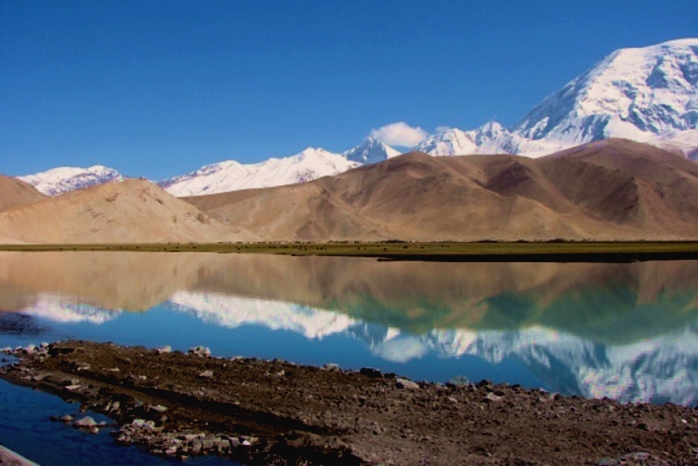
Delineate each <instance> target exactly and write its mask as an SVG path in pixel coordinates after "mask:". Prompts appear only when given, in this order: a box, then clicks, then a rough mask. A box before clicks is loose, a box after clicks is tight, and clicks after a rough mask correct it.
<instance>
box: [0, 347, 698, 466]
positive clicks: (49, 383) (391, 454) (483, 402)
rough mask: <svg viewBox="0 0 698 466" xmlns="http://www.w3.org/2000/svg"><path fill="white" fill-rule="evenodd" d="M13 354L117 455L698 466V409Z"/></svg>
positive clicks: (326, 372)
mask: <svg viewBox="0 0 698 466" xmlns="http://www.w3.org/2000/svg"><path fill="white" fill-rule="evenodd" d="M12 353H13V354H15V355H18V356H19V357H20V362H18V363H17V364H15V365H11V366H5V367H3V368H2V369H1V373H0V376H2V377H3V378H5V379H7V380H9V381H11V382H14V383H18V384H23V385H29V386H32V387H36V388H40V389H43V390H48V391H52V392H55V393H57V394H59V395H60V396H62V397H64V398H72V399H77V400H79V401H80V402H81V403H82V406H83V408H84V409H86V410H87V409H89V410H92V411H97V412H102V413H105V414H107V415H109V416H110V417H111V418H113V419H114V420H115V421H116V423H117V427H116V428H114V429H116V430H115V431H114V432H113V433H112V435H113V436H114V439H115V441H116V442H119V443H122V444H138V445H140V446H142V447H143V448H145V449H147V450H148V451H150V452H152V453H154V454H158V455H164V456H178V457H181V458H186V457H189V456H193V455H200V454H217V455H221V456H225V457H229V458H231V459H236V460H239V461H241V462H243V463H245V464H250V465H256V464H293V465H301V464H304V465H316V464H340V465H341V464H346V465H369V464H394V465H454V464H463V465H471V464H473V465H477V464H482V465H546V464H550V465H558V464H566V465H583V464H593V465H596V464H598V465H620V464H628V465H630V464H643V465H689V464H698V410H695V409H692V408H689V407H681V406H676V405H672V404H666V405H662V406H655V405H649V404H619V403H617V402H615V401H612V400H607V399H604V400H587V399H583V398H580V397H563V396H560V395H557V394H552V393H546V392H543V391H540V390H527V389H524V388H522V387H519V386H508V385H502V386H495V385H492V384H490V383H488V382H486V381H482V382H480V383H478V384H463V385H454V384H446V385H440V384H431V383H415V382H413V381H410V380H407V379H403V378H401V377H399V376H397V375H395V374H384V373H380V372H378V371H376V370H373V369H368V368H365V369H362V370H361V371H353V372H351V371H342V370H340V369H338V368H336V367H324V368H317V367H309V366H299V365H295V364H291V363H288V362H283V361H278V360H275V361H263V360H258V359H240V358H238V359H230V358H226V359H224V358H212V357H210V356H208V355H207V352H206V350H205V349H199V350H197V351H191V354H183V353H181V352H170V351H167V350H164V351H158V350H148V349H145V348H142V347H120V346H117V345H113V344H97V343H91V342H84V341H67V342H61V343H56V344H52V345H48V346H46V347H44V348H28V349H25V350H20V351H13V352H12ZM61 414H62V413H56V416H57V419H58V418H59V417H60V415H61ZM63 421H64V422H65V423H67V424H70V423H73V422H74V421H75V420H73V419H69V418H63ZM77 421H81V422H83V424H85V426H84V428H85V429H86V430H93V431H94V430H96V429H99V428H100V427H99V426H97V425H90V422H89V420H79V419H78V420H77ZM56 428H63V427H62V426H61V425H60V424H58V423H57V424H56Z"/></svg>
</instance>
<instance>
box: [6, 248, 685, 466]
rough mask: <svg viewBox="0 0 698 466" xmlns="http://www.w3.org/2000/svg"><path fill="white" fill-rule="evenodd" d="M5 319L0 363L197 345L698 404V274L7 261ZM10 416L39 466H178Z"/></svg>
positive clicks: (79, 257) (14, 392) (43, 413)
mask: <svg viewBox="0 0 698 466" xmlns="http://www.w3.org/2000/svg"><path fill="white" fill-rule="evenodd" d="M0 309H1V310H3V311H4V312H2V313H0V346H18V345H27V344H29V343H39V342H42V341H54V340H58V339H67V338H80V339H88V340H95V341H113V342H117V343H122V344H126V345H143V346H147V347H155V346H161V345H166V344H168V345H171V346H172V347H173V348H175V349H180V350H186V349H188V348H190V347H192V346H196V345H204V346H208V347H209V348H210V349H211V351H212V352H213V354H214V355H216V356H235V355H240V356H254V357H260V358H269V359H271V358H281V359H286V360H290V361H294V362H297V363H304V364H318V365H321V364H325V363H337V364H339V365H340V366H342V367H344V368H361V367H365V366H368V367H375V368H379V369H382V370H384V371H389V372H396V373H398V374H401V375H406V376H409V377H411V378H413V379H415V380H431V381H437V382H446V381H448V380H451V379H453V378H467V379H468V380H471V381H479V380H481V379H489V380H493V381H495V382H507V383H510V384H513V383H518V384H521V385H524V386H527V387H540V388H544V389H546V390H548V391H554V392H559V393H563V394H567V395H581V396H585V397H604V396H606V397H609V398H614V399H617V400H620V401H623V402H632V401H649V402H652V403H664V402H667V401H671V402H674V403H678V404H684V405H695V404H697V403H698V261H673V262H668V261H667V262H642V263H632V264H590V263H567V264H558V263H432V262H381V261H376V260H374V259H362V258H332V257H287V256H270V255H237V254H203V253H196V254H188V253H123V252H106V253H99V252H56V253H14V252H0ZM0 406H1V408H0V419H2V422H1V423H0V443H4V444H6V445H8V446H9V447H11V448H14V449H16V450H17V451H19V452H20V453H22V454H24V455H25V456H28V457H30V458H32V459H35V460H36V461H38V462H40V463H41V464H44V465H46V466H48V465H50V464H66V461H65V458H56V456H55V455H50V454H41V452H44V453H45V449H44V448H42V447H41V445H44V444H45V445H46V448H49V445H51V443H52V442H56V441H58V442H61V445H64V444H69V445H72V446H75V448H76V450H75V451H76V452H77V453H75V454H78V455H85V463H84V464H93V463H94V461H95V458H100V460H99V462H100V463H103V464H105V465H106V464H115V465H116V464H134V463H137V464H169V463H168V462H167V461H166V460H161V459H157V458H152V457H149V456H147V455H144V454H142V453H140V452H139V451H138V450H137V449H135V448H129V449H124V448H120V449H118V451H119V453H118V454H113V452H112V450H114V449H115V448H117V447H115V446H113V445H112V444H111V439H110V438H109V437H108V435H106V434H105V435H102V434H100V435H97V436H86V435H85V434H81V433H79V432H78V431H74V430H72V429H69V428H64V427H63V426H62V425H59V424H55V423H50V422H49V421H48V420H47V419H48V416H50V415H53V414H63V413H66V412H71V410H72V411H76V410H77V406H74V405H66V404H65V403H64V402H62V401H61V400H59V399H57V398H55V397H52V396H50V395H45V394H40V393H38V392H32V391H31V390H28V389H24V388H18V387H13V386H11V385H9V384H7V383H0ZM23 408H28V409H23ZM38 439H45V443H44V444H42V443H41V441H39V440H38ZM72 446H71V448H72ZM72 451H73V450H69V453H67V454H72V453H70V452H72ZM129 455H132V456H129ZM105 457H106V458H108V460H107V462H105V461H104V458H105ZM112 458H114V459H113V462H112V463H109V461H112ZM215 462H216V460H213V459H203V460H199V462H192V463H190V464H213V463H215ZM72 464H82V463H77V462H74V461H73V462H72ZM227 464H230V463H227Z"/></svg>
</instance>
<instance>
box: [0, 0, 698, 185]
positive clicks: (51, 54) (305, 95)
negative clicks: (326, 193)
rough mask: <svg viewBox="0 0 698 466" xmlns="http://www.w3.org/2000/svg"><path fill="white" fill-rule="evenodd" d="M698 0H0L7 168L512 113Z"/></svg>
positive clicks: (157, 165)
mask: <svg viewBox="0 0 698 466" xmlns="http://www.w3.org/2000/svg"><path fill="white" fill-rule="evenodd" d="M696 18H698V2H696V1H695V0H686V1H681V0H675V1H670V2H661V3H660V2H658V1H656V0H654V1H651V2H650V1H644V0H633V1H595V0H593V1H592V0H589V1H584V2H567V1H542V0H541V1H528V2H525V1H516V0H510V1H465V0H460V1H446V0H444V1H438V0H432V1H409V0H400V1H397V0H396V1H393V0H382V1H380V0H377V1H362V0H352V1H346V2H339V1H337V2H334V1H321V0H317V1H315V0H314V1H304V0H298V1H281V0H278V1H267V0H256V1H249V2H246V1H243V0H238V1H234V0H220V1H217V0H216V1H210V0H201V1H193V0H191V1H176V0H170V1H161V0H158V1H148V0H138V1H129V0H115V1H106V0H96V1H95V0H89V1H67V0H66V1H32V0H25V1H16V0H0V173H4V174H7V175H13V176H16V175H24V174H29V173H35V172H38V171H43V170H47V169H49V168H53V167H56V166H65V165H69V166H90V165H94V164H102V165H107V166H110V167H113V168H116V169H117V170H119V171H120V172H122V173H124V174H126V175H129V176H145V177H148V178H151V179H162V178H166V177H169V176H173V175H177V174H182V173H185V172H188V171H191V170H194V169H196V168H198V167H200V166H202V165H204V164H208V163H213V162H217V161H221V160H227V159H235V160H238V161H241V162H243V163H248V162H257V161H261V160H263V159H266V158H269V157H272V156H276V157H281V156H287V155H292V154H295V153H297V152H299V151H301V150H303V149H304V148H305V147H308V146H313V147H323V148H325V149H327V150H331V151H335V152H341V151H344V150H346V149H348V148H350V147H351V146H353V145H356V144H358V143H359V142H361V140H362V139H363V138H365V137H366V136H367V135H368V134H369V132H370V131H371V130H372V129H375V128H379V127H381V126H383V125H387V124H390V123H394V122H400V121H404V122H406V123H407V124H409V125H412V126H415V127H421V128H423V129H424V130H426V131H427V132H430V133H431V132H434V130H435V129H436V127H438V126H451V127H458V128H461V129H472V128H475V127H477V126H480V125H482V124H484V123H486V122H487V121H488V120H492V119H495V120H498V121H500V122H501V123H502V124H504V125H505V126H510V125H513V124H515V123H516V122H517V121H518V120H519V119H520V118H521V117H523V116H524V114H525V113H526V112H527V111H528V110H530V109H531V108H532V107H533V106H534V105H536V104H537V103H539V102H540V101H541V100H542V99H543V98H545V97H546V96H548V95H550V94H552V93H553V92H555V91H556V90H557V89H559V88H560V87H561V86H562V85H564V84H565V83H566V82H567V81H569V80H570V79H572V78H574V77H575V76H577V75H579V74H581V73H582V72H584V71H585V70H586V69H588V68H590V67H591V66H592V65H593V64H594V63H596V62H597V61H599V60H601V59H602V58H603V57H604V56H605V55H607V54H608V53H610V52H612V51H613V50H616V49H618V48H623V47H640V46H647V45H652V44H655V43H659V42H664V41H667V40H672V39H678V38H684V37H695V36H698V26H697V19H696Z"/></svg>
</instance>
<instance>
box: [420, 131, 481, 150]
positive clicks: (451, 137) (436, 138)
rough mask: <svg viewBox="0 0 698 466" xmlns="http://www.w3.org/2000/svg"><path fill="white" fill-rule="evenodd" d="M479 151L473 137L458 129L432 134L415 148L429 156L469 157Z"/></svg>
mask: <svg viewBox="0 0 698 466" xmlns="http://www.w3.org/2000/svg"><path fill="white" fill-rule="evenodd" d="M477 149H478V147H477V144H476V143H475V141H473V139H472V135H471V134H469V132H465V131H462V130H460V129H458V128H448V129H445V130H443V131H441V132H438V133H436V134H432V135H431V136H429V137H427V138H426V139H425V140H424V141H422V142H420V143H419V144H418V145H417V146H415V148H414V150H418V151H420V152H424V153H427V154H429V155H467V154H474V153H475V152H477Z"/></svg>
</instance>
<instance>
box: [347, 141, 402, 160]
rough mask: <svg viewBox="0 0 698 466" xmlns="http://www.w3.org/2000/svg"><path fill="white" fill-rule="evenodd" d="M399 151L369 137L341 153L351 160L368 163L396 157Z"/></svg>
mask: <svg viewBox="0 0 698 466" xmlns="http://www.w3.org/2000/svg"><path fill="white" fill-rule="evenodd" d="M400 153H401V152H400V151H398V150H395V149H393V148H392V147H390V146H388V145H387V144H384V143H382V142H380V141H378V140H376V139H374V138H372V137H369V138H367V139H365V140H364V142H362V143H361V144H359V145H358V146H356V147H353V148H351V149H349V150H348V151H345V152H343V153H342V155H343V156H344V157H345V158H346V159H347V160H350V161H352V162H358V163H361V164H365V165H368V164H372V163H378V162H383V161H384V160H388V159H390V158H392V157H397V156H398V155H400Z"/></svg>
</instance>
